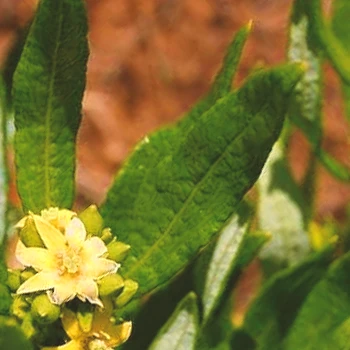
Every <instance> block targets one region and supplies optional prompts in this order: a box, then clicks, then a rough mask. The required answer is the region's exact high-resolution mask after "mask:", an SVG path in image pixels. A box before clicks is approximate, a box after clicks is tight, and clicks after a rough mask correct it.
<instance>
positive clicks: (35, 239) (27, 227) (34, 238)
mask: <svg viewBox="0 0 350 350" xmlns="http://www.w3.org/2000/svg"><path fill="white" fill-rule="evenodd" d="M19 238H20V240H21V241H22V243H23V244H24V245H25V246H27V247H41V248H43V247H45V245H44V243H43V241H42V240H41V238H40V236H39V233H38V231H37V229H36V227H35V223H34V219H33V218H32V217H31V216H28V217H27V220H26V222H25V224H24V226H23V228H22V229H21V231H20V233H19Z"/></svg>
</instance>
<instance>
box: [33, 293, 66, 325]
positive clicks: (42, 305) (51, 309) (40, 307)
mask: <svg viewBox="0 0 350 350" xmlns="http://www.w3.org/2000/svg"><path fill="white" fill-rule="evenodd" d="M30 311H31V314H32V316H33V319H34V320H35V321H37V322H38V323H40V324H50V323H53V322H55V321H56V320H57V319H58V318H59V317H60V314H61V308H60V307H59V306H58V305H55V304H52V303H51V301H50V300H49V298H48V296H47V295H46V294H41V295H38V296H37V297H35V298H34V300H33V303H32V307H31V310H30Z"/></svg>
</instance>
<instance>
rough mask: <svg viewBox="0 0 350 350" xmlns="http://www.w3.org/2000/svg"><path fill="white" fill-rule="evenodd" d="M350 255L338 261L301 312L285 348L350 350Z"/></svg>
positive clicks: (313, 291) (288, 349)
mask: <svg viewBox="0 0 350 350" xmlns="http://www.w3.org/2000/svg"><path fill="white" fill-rule="evenodd" d="M349 270H350V253H347V254H346V255H344V256H343V257H341V258H340V259H338V260H337V261H335V262H334V263H333V264H332V266H331V267H330V269H329V270H328V272H327V275H326V276H325V277H324V278H323V279H322V280H321V281H320V282H319V283H318V284H317V285H316V287H315V288H314V289H313V290H312V292H311V293H310V294H309V296H308V297H307V299H306V301H305V303H304V304H303V306H302V308H301V310H300V311H299V313H298V317H297V318H296V320H295V322H294V324H293V326H292V327H291V329H290V333H289V334H288V337H287V339H286V342H285V349H287V350H294V349H305V350H311V349H315V350H316V349H317V350H319V349H320V350H321V349H332V350H338V349H339V350H340V349H350V345H349V337H350V323H349V320H350V318H349V315H350V292H349V285H350V275H349Z"/></svg>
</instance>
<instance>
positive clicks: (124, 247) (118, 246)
mask: <svg viewBox="0 0 350 350" xmlns="http://www.w3.org/2000/svg"><path fill="white" fill-rule="evenodd" d="M130 248H131V247H130V246H129V245H128V244H125V243H123V242H119V241H116V240H115V239H114V240H113V241H112V242H111V243H109V244H108V245H107V250H108V259H111V260H114V261H116V262H121V261H122V260H123V259H124V258H125V257H126V255H127V254H128V252H129V250H130Z"/></svg>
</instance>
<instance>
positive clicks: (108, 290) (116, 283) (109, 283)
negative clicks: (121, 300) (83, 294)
mask: <svg viewBox="0 0 350 350" xmlns="http://www.w3.org/2000/svg"><path fill="white" fill-rule="evenodd" d="M98 285H99V288H98V290H99V294H100V295H101V297H104V296H107V295H110V294H113V293H116V292H118V291H120V290H121V289H123V287H124V280H123V278H122V276H120V275H118V274H116V273H115V274H113V275H108V276H105V277H103V278H101V279H100V280H99V281H98Z"/></svg>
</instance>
